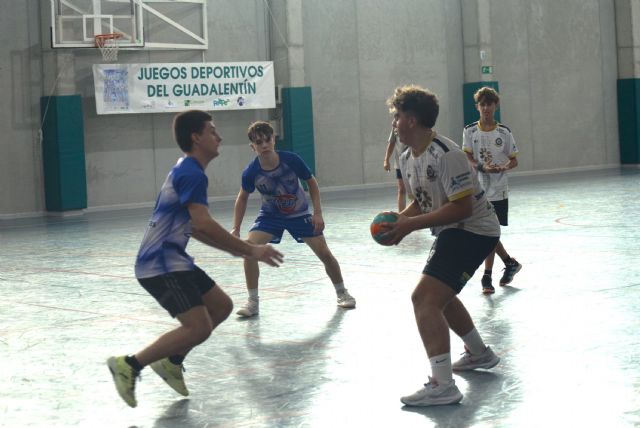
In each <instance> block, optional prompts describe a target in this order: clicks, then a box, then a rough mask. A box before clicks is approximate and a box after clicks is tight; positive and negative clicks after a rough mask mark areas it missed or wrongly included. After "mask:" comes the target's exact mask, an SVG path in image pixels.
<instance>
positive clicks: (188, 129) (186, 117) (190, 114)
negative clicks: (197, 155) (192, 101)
mask: <svg viewBox="0 0 640 428" xmlns="http://www.w3.org/2000/svg"><path fill="white" fill-rule="evenodd" d="M211 120H213V117H212V116H211V115H210V114H209V113H207V112H206V111H202V110H188V111H184V112H182V113H179V114H177V115H176V117H174V118H173V136H174V138H175V139H176V143H178V146H180V150H182V151H183V152H185V153H189V152H191V149H192V148H193V140H192V139H191V134H193V133H196V134H200V133H201V132H202V130H203V129H204V127H205V125H206V123H207V122H211Z"/></svg>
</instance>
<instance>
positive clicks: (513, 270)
mask: <svg viewBox="0 0 640 428" xmlns="http://www.w3.org/2000/svg"><path fill="white" fill-rule="evenodd" d="M520 269H522V265H521V264H520V263H518V262H517V261H516V259H513V258H512V259H511V261H510V262H508V263H507V264H505V265H504V274H503V275H502V278H500V285H507V284H511V281H513V277H514V276H516V274H517V273H518V272H520Z"/></svg>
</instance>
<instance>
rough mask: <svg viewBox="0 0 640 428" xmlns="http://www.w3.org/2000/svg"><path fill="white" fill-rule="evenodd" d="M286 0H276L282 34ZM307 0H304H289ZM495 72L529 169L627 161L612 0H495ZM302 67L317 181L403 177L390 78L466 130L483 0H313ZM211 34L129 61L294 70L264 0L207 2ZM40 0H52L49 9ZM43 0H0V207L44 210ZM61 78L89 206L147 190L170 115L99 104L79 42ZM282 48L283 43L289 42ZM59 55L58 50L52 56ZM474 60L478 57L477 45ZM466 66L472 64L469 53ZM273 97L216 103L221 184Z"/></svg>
mask: <svg viewBox="0 0 640 428" xmlns="http://www.w3.org/2000/svg"><path fill="white" fill-rule="evenodd" d="M287 1H289V2H291V1H294V0H272V1H271V2H269V4H271V5H273V13H274V15H275V16H276V22H278V24H279V26H280V27H281V28H280V31H282V32H284V36H285V37H287V34H286V32H287V28H286V26H287V20H286V16H283V14H286V13H287V7H286V6H287ZM295 1H300V0H295ZM489 1H490V6H491V20H492V21H491V22H492V25H491V40H492V44H493V47H492V56H493V60H494V64H493V65H494V76H493V77H494V79H495V80H497V81H499V83H500V88H501V92H502V109H503V110H502V121H503V122H504V123H506V124H507V125H508V126H510V127H511V128H512V130H513V131H514V134H515V137H516V140H517V142H518V145H519V147H520V150H521V155H520V167H519V171H522V172H535V171H546V170H563V169H581V168H590V167H604V166H607V165H611V164H618V162H619V160H618V156H619V154H618V132H617V112H616V92H615V91H616V76H617V65H616V40H615V31H616V30H615V17H614V6H613V1H612V0H566V1H563V2H557V1H554V0H489ZM301 5H302V8H303V9H302V13H301V16H302V18H301V19H302V23H301V25H302V34H303V54H304V68H302V67H301V66H300V67H298V68H296V69H295V71H296V73H300V72H302V73H303V76H304V82H305V84H306V85H309V86H311V87H312V91H313V101H314V127H315V137H316V141H315V144H316V167H317V175H318V179H319V181H320V183H321V185H323V186H325V187H326V186H345V185H359V184H371V183H380V182H393V181H394V178H393V175H391V174H388V173H386V172H385V171H383V169H382V158H383V154H384V149H385V144H386V138H387V136H388V133H389V129H390V122H391V121H390V117H389V114H388V112H387V108H386V105H385V100H386V98H387V97H388V96H389V95H390V94H391V93H392V91H393V89H394V88H395V87H396V86H398V85H401V84H405V83H418V84H421V85H423V86H427V87H429V88H431V89H432V90H434V91H435V92H436V93H437V94H438V95H439V97H440V102H441V113H440V118H439V120H438V124H437V130H438V131H439V132H440V133H442V134H445V135H448V136H450V137H451V138H453V139H454V140H456V141H460V137H461V130H462V127H463V125H464V123H463V114H462V111H463V110H462V85H463V83H464V70H465V59H464V58H465V55H464V54H463V44H462V33H463V31H472V29H471V28H463V25H462V22H463V20H462V16H463V14H464V12H465V10H466V9H465V8H470V7H472V5H473V0H403V1H401V2H398V1H393V0H323V1H303V2H302V3H301ZM208 7H209V8H208V10H209V15H210V16H209V18H208V25H209V27H208V30H209V43H210V48H209V50H208V51H207V52H205V53H204V56H203V55H202V53H201V52H193V51H191V52H188V51H179V52H121V53H120V61H121V62H131V63H134V62H143V63H144V62H199V61H202V60H203V59H204V60H205V61H209V62H216V61H243V60H273V61H274V62H275V64H276V80H277V81H276V83H283V82H286V81H287V80H288V79H289V78H290V70H291V69H288V68H287V65H286V64H283V62H284V61H286V47H285V46H283V43H282V40H280V38H281V36H280V31H277V29H276V28H275V26H274V25H273V24H270V23H269V21H270V20H271V17H270V16H269V14H268V11H267V9H266V6H265V3H264V2H263V1H262V0H235V1H232V2H230V1H226V0H212V1H210V2H209V3H208ZM41 8H42V9H41ZM48 8H49V2H48V1H38V0H25V1H20V2H3V13H2V15H1V16H0V24H1V26H0V55H2V57H3V58H7V63H6V64H5V65H4V66H2V67H0V85H1V86H0V89H1V90H2V93H3V94H5V96H4V97H2V98H0V109H1V110H2V112H3V113H2V114H1V115H0V131H1V132H2V136H3V138H1V139H0V149H2V156H0V180H1V183H2V185H1V186H0V219H3V218H11V217H19V216H25V215H34V214H36V215H39V214H41V213H42V212H43V211H44V203H43V200H44V194H43V193H44V191H43V183H42V160H41V155H40V151H41V147H40V145H39V142H38V138H37V136H38V129H39V126H40V106H39V102H40V101H39V99H40V96H42V95H49V94H50V93H51V89H52V87H53V82H54V81H55V79H56V77H57V74H58V72H59V71H61V67H60V65H59V64H60V62H61V60H60V59H58V65H57V66H56V60H55V57H56V52H53V51H51V49H50V48H49V47H48V43H49V42H48V40H49V36H48V34H49V29H48V25H49V24H48V22H47V18H48V13H49V10H48ZM66 55H67V56H68V57H70V58H71V60H70V62H69V64H70V68H69V69H67V70H65V72H64V73H63V75H62V76H61V78H60V79H59V80H58V89H57V92H58V93H68V92H65V91H75V92H76V93H80V94H81V95H82V97H83V106H84V119H85V122H84V126H85V150H86V164H87V180H88V182H87V185H88V203H89V208H90V209H99V208H100V207H111V206H135V205H140V204H150V203H152V202H153V201H154V200H155V196H156V192H157V190H158V188H159V186H160V185H161V183H162V181H163V180H164V177H165V175H166V173H167V171H168V169H169V168H170V167H171V166H172V165H173V163H174V162H175V160H176V159H177V157H178V156H179V155H180V153H179V151H178V149H177V147H176V146H175V143H174V142H173V140H172V137H171V132H170V125H171V120H172V117H171V115H169V114H139V115H121V116H117V115H109V116H97V115H96V113H95V100H94V95H93V80H92V74H91V66H92V64H93V63H95V62H99V61H101V59H100V57H99V55H98V52H96V51H94V50H91V49H89V50H72V51H67V52H66ZM283 55H284V56H283ZM58 56H59V58H62V57H63V56H62V55H58ZM468 60H469V59H468ZM466 66H468V64H466ZM272 113H273V112H268V111H255V112H246V111H245V112H235V111H234V112H221V113H216V114H214V118H215V120H216V122H217V124H218V126H219V128H220V130H221V132H222V135H223V138H224V141H223V145H222V151H221V157H220V158H219V159H216V160H214V162H213V163H212V164H211V166H210V167H209V169H208V175H209V178H210V195H211V196H220V197H223V196H233V195H235V194H236V192H237V190H238V187H239V179H240V171H241V169H242V167H243V166H244V165H245V164H246V163H247V162H248V161H249V160H250V159H251V158H252V154H251V152H250V150H249V148H248V145H247V140H246V135H245V129H246V126H247V124H248V123H249V122H251V121H252V120H255V119H258V118H260V119H266V118H269V117H270V116H271V115H272Z"/></svg>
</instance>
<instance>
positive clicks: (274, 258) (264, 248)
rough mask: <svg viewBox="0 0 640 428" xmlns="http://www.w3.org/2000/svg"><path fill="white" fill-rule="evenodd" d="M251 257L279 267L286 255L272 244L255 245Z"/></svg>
mask: <svg viewBox="0 0 640 428" xmlns="http://www.w3.org/2000/svg"><path fill="white" fill-rule="evenodd" d="M251 257H252V258H254V259H256V260H258V261H260V262H263V263H266V264H268V265H269V266H273V267H279V266H280V265H281V264H282V263H284V255H283V254H282V253H281V252H280V251H278V250H276V249H275V248H273V247H272V246H271V245H254V246H253V249H252V250H251Z"/></svg>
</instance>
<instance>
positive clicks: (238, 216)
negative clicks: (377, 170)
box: [231, 121, 356, 317]
mask: <svg viewBox="0 0 640 428" xmlns="http://www.w3.org/2000/svg"><path fill="white" fill-rule="evenodd" d="M248 136H249V140H250V141H251V143H250V145H251V149H252V150H253V151H254V152H256V154H257V155H258V156H257V157H256V158H255V159H254V160H253V161H251V162H250V163H249V164H248V165H247V166H246V167H245V169H244V171H243V172H242V187H241V189H240V192H239V193H238V197H237V198H236V204H235V207H234V214H233V229H232V230H231V233H232V234H233V235H235V236H238V237H239V236H240V226H241V225H242V219H243V218H244V214H245V212H246V210H247V201H248V199H249V194H251V193H253V192H254V191H255V190H258V192H260V194H261V195H262V206H261V207H260V212H259V213H258V218H257V219H256V221H255V222H254V223H253V225H252V226H251V228H250V229H249V237H248V242H250V243H252V244H256V245H259V244H266V243H268V242H271V243H274V244H277V243H279V242H280V240H281V239H282V234H283V233H284V231H285V230H286V231H288V232H289V234H291V236H292V237H293V238H294V239H295V240H296V241H297V242H304V243H305V244H307V245H308V246H309V247H310V248H311V250H312V251H313V252H314V253H315V254H316V256H318V258H319V259H320V261H322V263H323V264H324V268H325V271H326V272H327V275H329V278H330V279H331V282H332V283H333V286H334V288H335V291H336V295H337V302H338V306H339V307H342V308H349V309H351V308H355V306H356V300H355V299H354V298H353V297H352V296H351V295H350V294H349V292H348V291H347V290H346V289H345V288H344V282H343V279H342V273H341V272H340V265H339V264H338V261H337V260H336V258H335V257H334V256H333V254H331V250H329V247H328V246H327V241H326V240H325V239H324V236H323V235H322V231H323V230H324V219H323V218H322V206H321V204H320V189H319V187H318V182H317V181H316V179H315V177H314V176H313V175H312V174H311V171H310V170H309V167H308V166H307V165H306V164H305V163H304V161H303V160H302V159H301V158H300V156H298V155H297V154H295V153H292V152H287V151H280V150H276V149H275V137H274V133H273V128H272V127H271V125H270V124H269V123H268V122H261V121H259V122H255V123H252V124H251V125H250V126H249V129H248ZM300 180H304V181H305V182H306V183H307V186H308V187H309V195H310V196H311V202H312V204H313V212H312V211H311V210H310V206H309V201H308V200H307V196H306V194H305V192H304V190H303V189H302V186H301V185H300ZM259 269H260V268H259V267H258V263H257V262H256V261H255V259H245V261H244V273H245V277H246V281H247V290H248V292H249V298H248V300H247V303H246V304H245V305H244V306H243V307H242V308H240V310H239V311H238V312H237V314H238V315H240V316H241V317H252V316H254V315H257V314H258V312H259V297H258V277H259V276H260V270H259Z"/></svg>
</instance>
